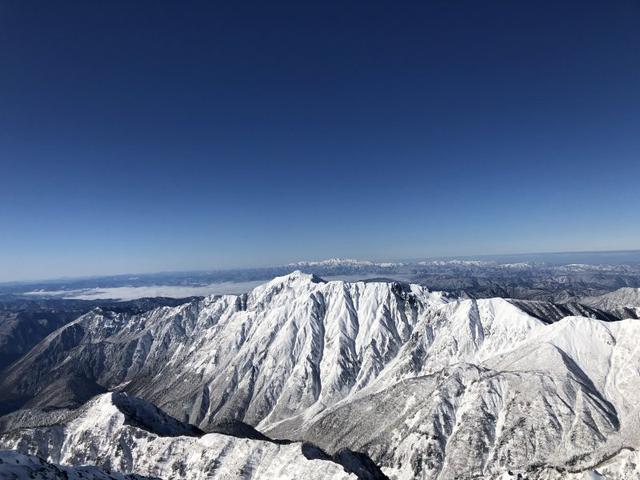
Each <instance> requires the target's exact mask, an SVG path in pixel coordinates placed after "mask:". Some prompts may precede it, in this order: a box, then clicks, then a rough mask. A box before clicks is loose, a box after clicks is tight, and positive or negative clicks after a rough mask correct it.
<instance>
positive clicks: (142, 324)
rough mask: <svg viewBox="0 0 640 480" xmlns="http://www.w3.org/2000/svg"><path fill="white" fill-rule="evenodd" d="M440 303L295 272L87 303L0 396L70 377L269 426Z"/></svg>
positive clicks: (336, 383)
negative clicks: (177, 293)
mask: <svg viewBox="0 0 640 480" xmlns="http://www.w3.org/2000/svg"><path fill="white" fill-rule="evenodd" d="M444 303H445V300H444V298H443V296H442V295H441V294H437V293H431V292H429V291H427V290H426V289H424V288H422V287H418V286H402V285H399V284H393V283H352V284H351V283H345V282H323V281H321V280H319V279H318V278H316V277H313V276H311V275H305V274H301V273H299V272H296V273H294V274H291V275H288V276H286V277H279V278H276V279H274V280H273V281H271V282H269V283H267V284H265V285H262V286H260V287H258V288H256V289H255V290H253V291H252V292H251V294H249V295H243V296H223V297H209V298H206V299H205V300H203V301H200V302H192V303H189V304H185V305H183V306H180V307H176V308H167V307H164V308H159V309H156V310H153V311H151V312H148V313H146V314H142V315H133V316H131V315H123V314H116V313H113V312H106V311H102V310H95V311H92V312H90V313H88V314H86V315H84V316H82V317H80V318H79V319H78V320H76V321H75V322H72V323H71V324H69V325H66V326H65V327H63V328H61V329H60V330H58V331H56V332H54V333H53V334H51V335H50V336H49V337H47V338H46V339H45V340H44V341H42V342H41V343H40V344H38V345H37V346H36V347H35V348H34V349H33V350H32V351H31V352H30V353H29V354H28V355H26V356H25V357H24V358H23V359H22V360H21V361H19V362H17V363H15V364H14V365H13V366H12V367H11V368H10V369H9V370H8V371H6V372H5V375H4V379H3V380H2V382H1V383H0V392H3V393H0V401H1V402H2V405H3V406H4V407H5V411H9V410H12V409H15V408H16V407H20V406H21V405H25V404H26V403H27V402H29V403H28V405H29V406H37V405H38V404H39V403H38V402H39V399H40V398H41V395H40V392H42V391H45V390H47V391H48V390H50V385H52V384H54V383H56V382H62V383H65V382H68V381H69V379H70V378H73V379H76V380H78V379H84V380H85V383H87V384H89V385H99V386H100V387H101V388H104V389H107V390H112V389H116V388H124V389H126V390H127V391H128V392H131V393H133V394H135V395H136V396H139V397H142V398H145V399H147V400H149V401H151V402H153V403H154V404H157V405H158V406H160V407H161V408H162V409H163V410H165V411H167V412H169V413H170V414H172V415H173V416H175V417H176V418H179V419H181V420H184V421H188V422H189V423H192V424H195V425H198V426H200V427H201V428H203V429H205V430H206V429H209V428H211V427H212V426H213V425H214V424H215V423H216V422H218V421H221V420H226V419H229V418H238V419H241V420H244V421H245V422H247V423H249V424H252V425H257V424H258V423H260V422H264V423H265V424H269V423H273V422H276V421H279V420H282V419H285V418H289V417H291V416H294V415H297V414H301V413H304V412H305V411H306V410H310V409H322V408H324V407H325V406H327V405H331V404H333V403H335V402H337V401H339V400H341V399H343V398H345V397H346V396H348V395H349V394H350V393H352V392H354V391H357V390H359V389H361V388H362V387H364V386H365V385H367V384H368V383H369V382H371V381H372V380H373V379H374V378H375V377H376V376H377V375H378V374H379V373H380V372H381V371H382V370H383V368H384V367H385V365H386V364H387V363H389V362H390V361H391V360H392V359H393V358H394V357H395V356H396V354H397V352H398V351H399V350H400V348H401V347H402V345H403V344H404V343H405V342H406V341H407V340H408V339H409V337H410V335H411V333H412V332H413V329H414V327H415V325H416V324H417V323H418V322H419V321H421V320H422V319H424V318H425V317H427V316H428V315H430V312H432V311H433V309H434V308H435V307H437V306H439V305H442V304H444ZM83 400H86V399H83ZM48 402H49V403H48V404H49V405H51V404H53V405H55V404H56V403H55V399H51V398H48ZM60 406H67V404H64V405H60Z"/></svg>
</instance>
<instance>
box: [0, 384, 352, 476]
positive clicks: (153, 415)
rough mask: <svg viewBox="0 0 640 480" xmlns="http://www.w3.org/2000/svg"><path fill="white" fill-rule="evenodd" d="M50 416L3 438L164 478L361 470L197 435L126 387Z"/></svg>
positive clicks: (62, 459)
mask: <svg viewBox="0 0 640 480" xmlns="http://www.w3.org/2000/svg"><path fill="white" fill-rule="evenodd" d="M42 420H43V419H42V418H41V419H40V421H41V423H42V425H41V426H39V427H33V428H29V429H21V430H17V431H12V432H9V433H6V434H4V435H2V436H0V445H1V446H2V448H14V449H19V450H20V451H21V452H24V453H30V454H36V455H39V456H41V457H43V458H45V459H47V460H48V461H49V462H54V463H60V464H64V465H87V464H89V465H98V466H100V467H102V468H105V469H109V470H115V471H119V472H125V473H131V472H134V473H138V474H142V475H150V476H155V477H160V478H163V479H170V478H183V479H187V480H189V479H205V478H206V479H218V478H220V479H235V478H245V479H265V480H266V479H273V478H280V479H299V478H308V479H324V478H336V479H341V478H345V479H346V478H354V479H355V478H356V477H355V475H350V474H348V473H347V472H345V470H344V469H343V467H342V466H341V465H338V464H336V463H333V462H331V461H327V460H309V459H307V458H306V457H305V456H304V454H303V452H302V449H301V445H300V444H299V443H291V444H277V443H274V442H269V441H262V440H253V439H246V438H238V437H233V436H228V435H223V434H218V433H210V434H207V435H203V436H193V433H194V432H193V431H192V429H191V428H190V427H189V426H186V425H183V424H180V422H177V421H176V420H174V419H172V418H170V417H168V416H167V415H165V414H164V413H163V412H161V411H159V410H157V409H156V408H155V407H154V406H153V405H150V404H148V403H146V402H144V401H141V400H139V399H136V398H132V397H130V396H127V395H126V394H115V393H114V394H111V393H108V394H104V395H101V396H98V397H96V398H95V399H93V400H91V401H89V402H88V403H87V404H86V405H85V406H83V407H82V408H81V409H79V410H77V411H67V412H66V414H65V415H64V417H63V418H59V417H57V418H55V421H53V422H46V421H42ZM158 432H160V433H158ZM185 433H186V434H188V435H184V434H185Z"/></svg>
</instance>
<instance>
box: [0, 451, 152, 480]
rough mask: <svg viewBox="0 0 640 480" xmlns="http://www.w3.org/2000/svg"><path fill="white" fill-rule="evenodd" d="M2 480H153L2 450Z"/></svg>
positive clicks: (0, 474)
mask: <svg viewBox="0 0 640 480" xmlns="http://www.w3.org/2000/svg"><path fill="white" fill-rule="evenodd" d="M0 478H2V479H11V480H32V479H34V480H60V479H65V480H152V479H151V477H142V476H140V475H122V474H119V473H114V472H107V471H105V470H102V469H100V468H97V467H90V466H83V467H65V466H62V465H54V464H52V463H49V462H46V461H44V460H43V459H41V458H40V457H36V456H33V455H24V454H22V453H19V452H16V451H13V450H0Z"/></svg>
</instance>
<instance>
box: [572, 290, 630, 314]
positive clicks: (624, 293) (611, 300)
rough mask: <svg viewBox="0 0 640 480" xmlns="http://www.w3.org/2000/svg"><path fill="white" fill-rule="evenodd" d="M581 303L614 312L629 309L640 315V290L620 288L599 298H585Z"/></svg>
mask: <svg viewBox="0 0 640 480" xmlns="http://www.w3.org/2000/svg"><path fill="white" fill-rule="evenodd" d="M580 301H581V302H582V303H584V304H585V305H590V306H592V307H596V308H602V309H607V310H614V311H615V310H618V309H625V308H627V309H630V310H633V311H635V312H639V313H640V288H629V287H625V288H619V289H618V290H615V291H613V292H610V293H605V294H604V295H599V296H597V297H585V298H583V299H581V300H580Z"/></svg>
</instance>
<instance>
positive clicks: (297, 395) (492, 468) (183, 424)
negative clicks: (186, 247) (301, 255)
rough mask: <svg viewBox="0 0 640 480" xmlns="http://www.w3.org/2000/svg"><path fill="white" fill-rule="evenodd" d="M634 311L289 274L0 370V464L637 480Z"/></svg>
mask: <svg viewBox="0 0 640 480" xmlns="http://www.w3.org/2000/svg"><path fill="white" fill-rule="evenodd" d="M630 297H633V295H632V294H631V293H628V294H625V296H624V298H630ZM612 302H613V303H612ZM637 313H638V311H637V309H636V307H634V306H633V305H620V304H618V303H615V302H614V300H611V301H607V299H602V300H601V301H598V299H589V301H588V302H586V301H585V302H567V303H564V304H555V303H551V302H548V301H527V300H509V299H503V298H490V299H458V298H453V297H451V296H450V295H447V294H445V293H443V292H434V291H430V290H428V289H427V288H425V287H423V286H419V285H413V284H402V283H397V282H379V281H369V282H354V283H349V282H344V281H330V282H325V281H323V280H321V279H320V278H318V277H316V276H314V275H309V274H304V273H301V272H294V273H292V274H289V275H286V276H283V277H277V278H275V279H273V280H272V281H270V282H267V283H265V284H263V285H261V286H259V287H257V288H255V289H254V290H252V291H251V292H250V293H248V294H244V295H223V296H215V297H205V298H202V299H193V300H191V301H188V302H186V303H182V304H179V305H165V306H159V307H157V308H152V309H150V310H146V311H138V312H130V311H114V310H112V309H108V308H95V309H93V310H91V311H88V312H87V313H84V314H82V315H80V316H79V317H78V318H77V319H75V320H73V321H71V322H69V323H66V324H64V325H62V326H61V327H60V328H58V329H57V330H55V331H53V332H52V333H50V334H49V335H48V336H46V337H45V338H43V339H42V340H41V341H40V342H38V343H37V344H36V345H35V346H34V347H33V348H32V349H31V350H30V351H29V352H28V353H26V354H25V355H23V356H22V357H21V358H19V359H18V360H17V361H15V362H13V363H12V364H11V365H9V366H8V367H7V368H5V370H4V371H3V372H2V375H1V376H0V407H1V408H2V413H3V414H4V417H2V418H0V430H1V431H2V432H3V433H2V434H0V446H2V447H4V448H14V449H18V450H20V451H21V452H23V453H25V454H36V455H39V456H41V457H43V459H45V460H46V461H47V462H51V463H52V464H57V463H60V464H68V465H82V464H93V465H97V466H99V467H107V468H110V469H114V470H116V471H119V472H122V473H127V474H128V473H135V474H139V475H146V476H158V477H160V478H172V472H179V473H180V475H181V476H183V477H184V478H193V479H196V478H276V477H277V478H303V477H304V478H315V477H313V472H314V468H315V467H314V466H313V465H314V462H322V465H324V466H323V467H322V468H323V469H325V471H326V472H325V476H324V477H322V478H343V477H344V478H348V477H349V476H350V475H351V476H353V478H356V477H358V478H384V477H385V476H386V477H388V478H394V479H411V478H423V479H449V478H451V479H454V478H518V475H520V478H539V479H552V478H576V479H578V478H583V476H584V475H585V474H587V473H588V474H589V475H600V474H602V475H606V478H619V479H622V478H634V477H633V475H638V473H639V472H638V468H640V467H637V465H639V464H640V461H639V460H640V458H638V456H637V454H636V453H635V452H636V449H637V448H639V447H640V435H639V434H638V433H637V432H638V429H637V428H635V426H636V425H637V422H638V415H639V413H640V394H639V393H638V392H640V369H639V368H640V367H638V366H639V365H640V362H639V360H640V359H639V358H638V356H639V355H640V352H639V351H638V349H637V345H636V344H637V338H638V335H639V334H640V322H637V321H636V320H635V319H634V318H637ZM625 318H626V319H625ZM109 392H126V395H125V394H124V393H109ZM96 395H97V396H96ZM158 419H160V420H158ZM91 425H94V427H92V426H91ZM95 425H100V428H96V427H95ZM92 428H95V432H94V433H88V432H89V430H86V429H92ZM141 432H144V433H141ZM142 437H144V438H145V440H144V442H142V441H141V440H140V438H142ZM305 442H306V443H305ZM143 444H144V445H146V446H144V447H143V446H142V445H143ZM118 445H119V446H120V447H118ZM123 445H126V446H127V447H126V448H125V449H124V450H122V448H123V447H122V446H123ZM153 445H156V446H157V448H156V447H154V446H153ZM160 445H162V447H160ZM168 445H170V447H169V446H168ZM203 445H206V448H204V447H203ZM167 448H169V449H170V451H171V452H172V453H171V454H170V455H169V457H170V458H166V454H165V453H163V452H165V451H166V449H167ZM163 449H164V450H163ZM229 451H232V452H233V453H228V452H229ZM83 452H84V453H83ZM87 452H88V453H87ZM216 452H217V453H216ZM329 468H330V469H333V470H331V472H330V473H328V472H329V470H327V469H329ZM171 469H174V470H171ZM202 472H208V473H207V474H206V475H204V474H203V473H202ZM224 472H227V473H228V472H233V473H228V474H229V475H230V476H227V477H225V476H224V475H225V473H224ZM207 475H209V476H207ZM596 478H597V477H596Z"/></svg>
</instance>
